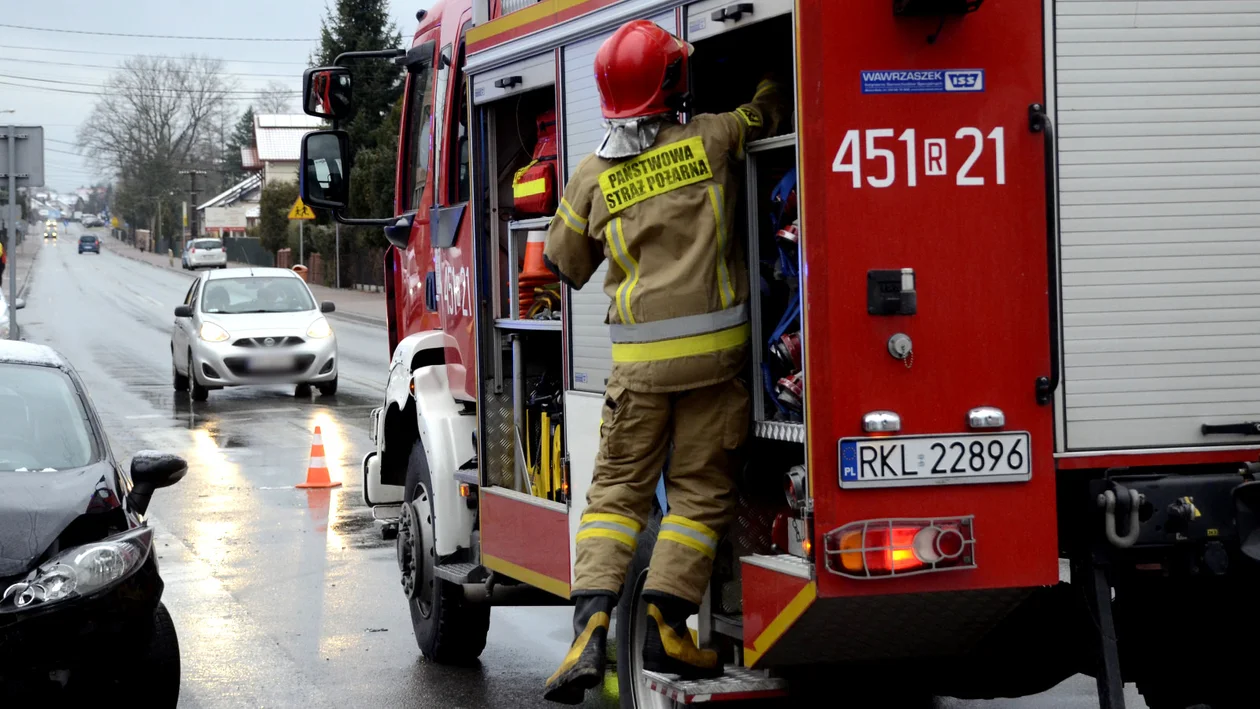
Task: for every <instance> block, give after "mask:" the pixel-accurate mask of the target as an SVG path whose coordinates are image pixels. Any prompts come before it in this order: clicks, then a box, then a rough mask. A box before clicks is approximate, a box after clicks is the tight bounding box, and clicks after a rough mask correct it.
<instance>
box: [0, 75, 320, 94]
mask: <svg viewBox="0 0 1260 709" xmlns="http://www.w3.org/2000/svg"><path fill="white" fill-rule="evenodd" d="M0 78H4V79H19V80H21V81H38V82H41V83H45V84H64V85H66V86H87V87H97V86H100V83H90V82H88V83H85V82H82V81H64V80H62V79H49V78H46V77H42V76H17V75H15V74H0ZM31 88H34V87H31ZM172 91H173V92H176V93H178V90H176V89H172ZM128 93H130V92H128ZM222 93H225V94H243V95H246V96H257V95H259V94H262V93H268V94H270V93H271V90H270V89H268V88H265V87H264V88H261V89H244V90H238V89H224V90H223V92H222ZM276 93H285V94H289V95H291V96H299V95H301V93H302V92H301V91H298V90H290V91H284V92H280V91H277V92H276Z"/></svg>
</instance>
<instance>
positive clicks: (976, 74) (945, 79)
mask: <svg viewBox="0 0 1260 709" xmlns="http://www.w3.org/2000/svg"><path fill="white" fill-rule="evenodd" d="M982 91H984V69H918V70H912V71H903V70H890V71H864V72H862V93H864V94H949V93H979V92H982Z"/></svg>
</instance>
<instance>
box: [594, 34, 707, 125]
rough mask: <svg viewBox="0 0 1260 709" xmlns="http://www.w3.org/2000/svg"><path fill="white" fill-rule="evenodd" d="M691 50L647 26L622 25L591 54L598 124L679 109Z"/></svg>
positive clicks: (679, 40) (681, 42)
mask: <svg viewBox="0 0 1260 709" xmlns="http://www.w3.org/2000/svg"><path fill="white" fill-rule="evenodd" d="M690 55H691V45H689V44H687V43H686V42H684V41H682V40H681V39H678V38H677V37H675V36H674V35H672V34H670V33H668V32H666V31H665V30H663V29H661V28H660V26H658V25H657V24H656V23H654V22H649V21H648V20H634V21H633V22H627V23H626V24H624V25H622V26H621V27H620V28H619V29H618V30H617V31H616V32H614V33H613V35H612V36H611V37H609V38H608V39H607V40H605V41H604V43H603V44H602V45H601V46H600V48H599V51H598V52H597V53H596V54H595V82H596V83H597V84H598V85H599V98H600V105H601V107H602V108H603V110H604V118H637V117H639V116H652V115H656V114H660V113H669V112H672V111H677V110H678V109H679V103H678V101H677V99H678V98H679V97H681V96H682V95H683V94H685V93H687V57H689V56H690Z"/></svg>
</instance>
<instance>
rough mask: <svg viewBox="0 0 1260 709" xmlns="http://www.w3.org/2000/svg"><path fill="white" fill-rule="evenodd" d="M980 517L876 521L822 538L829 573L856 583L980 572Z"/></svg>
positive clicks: (834, 531) (852, 524) (868, 521)
mask: <svg viewBox="0 0 1260 709" xmlns="http://www.w3.org/2000/svg"><path fill="white" fill-rule="evenodd" d="M974 522H975V518H974V517H972V516H966V517H942V518H937V519H871V520H863V521H860V522H850V523H849V524H846V525H844V526H843V527H837V528H836V529H833V530H831V531H830V532H828V533H827V534H825V535H823V551H824V556H825V557H826V562H827V570H828V571H830V572H832V573H833V574H838V575H840V576H847V577H849V578H855V579H869V578H886V577H891V576H909V575H912V574H925V573H931V572H933V571H953V570H958V569H974V568H976V539H975V534H974Z"/></svg>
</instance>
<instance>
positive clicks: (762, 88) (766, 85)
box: [753, 79, 779, 101]
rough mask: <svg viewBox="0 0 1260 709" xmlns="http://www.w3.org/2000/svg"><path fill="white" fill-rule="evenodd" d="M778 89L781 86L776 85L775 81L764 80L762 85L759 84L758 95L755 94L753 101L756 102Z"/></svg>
mask: <svg viewBox="0 0 1260 709" xmlns="http://www.w3.org/2000/svg"><path fill="white" fill-rule="evenodd" d="M778 88H779V85H778V84H776V83H774V82H773V81H770V80H768V79H766V80H762V82H761V83H760V84H757V93H755V94H753V100H754V101H756V100H757V99H759V98H761V97H762V96H765V95H766V94H768V93H770V92H771V91H774V90H776V89H778Z"/></svg>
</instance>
